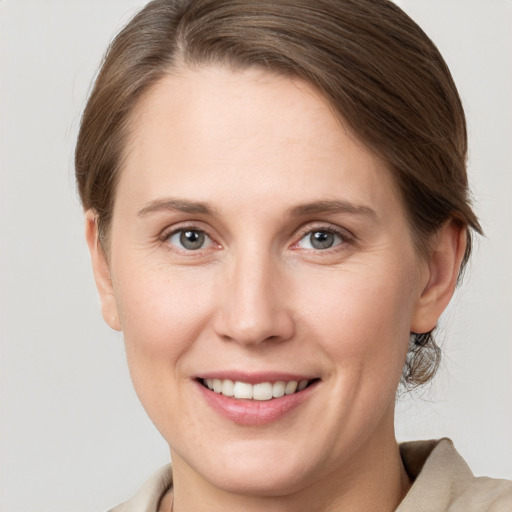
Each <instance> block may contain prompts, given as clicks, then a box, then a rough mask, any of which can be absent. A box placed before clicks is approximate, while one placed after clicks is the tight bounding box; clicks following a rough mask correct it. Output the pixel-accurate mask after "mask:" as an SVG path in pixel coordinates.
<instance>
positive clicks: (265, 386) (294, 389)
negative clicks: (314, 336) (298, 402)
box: [201, 379, 313, 401]
mask: <svg viewBox="0 0 512 512" xmlns="http://www.w3.org/2000/svg"><path fill="white" fill-rule="evenodd" d="M312 382H313V381H309V380H300V381H296V380H290V381H277V382H260V383H257V384H250V383H248V382H242V381H233V380H231V379H201V383H202V384H203V386H205V387H206V388H208V389H209V390H210V391H213V392H215V393H219V394H221V395H224V396H226V397H232V398H237V399H240V400H260V401H267V400H272V399H274V398H281V397H283V396H285V395H293V394H295V393H299V392H300V391H302V390H304V389H306V388H307V387H308V386H309V385H310V384H311V383H312Z"/></svg>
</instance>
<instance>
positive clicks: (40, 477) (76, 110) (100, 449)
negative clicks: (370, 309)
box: [0, 0, 512, 512]
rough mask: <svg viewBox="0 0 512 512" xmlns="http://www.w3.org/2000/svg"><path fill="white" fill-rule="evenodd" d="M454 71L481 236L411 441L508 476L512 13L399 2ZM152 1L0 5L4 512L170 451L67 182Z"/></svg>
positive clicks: (123, 483)
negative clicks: (136, 21)
mask: <svg viewBox="0 0 512 512" xmlns="http://www.w3.org/2000/svg"><path fill="white" fill-rule="evenodd" d="M399 3H400V5H402V7H403V8H404V9H405V10H406V11H407V12H409V14H411V16H412V17H413V18H414V19H415V20H416V21H417V22H418V23H419V24H420V25H421V26H422V27H423V28H424V30H425V31H426V32H427V33H428V34H429V35H430V36H431V38H432V39H433V40H434V41H435V42H436V44H437V45H438V46H439V48H440V50H441V51H442V53H443V55H444V56H445V58H446V60H447V62H448V64H449V66H450V67H451V69H452V72H453V75H454V78H455V81H456V82H457V84H458V86H459V90H460V93H461V96H462V98H463V101H464V105H465V108H466V114H467V118H468V124H469V134H470V148H471V152H470V162H469V173H470V179H471V183H472V187H473V189H474V195H475V199H476V210H477V212H478V214H479V216H480V218H481V221H482V224H483V226H484V229H485V231H486V235H487V237H486V238H485V239H482V240H480V242H479V243H477V247H476V251H475V257H474V260H473V263H472V265H471V268H470V269H469V272H468V274H467V276H466V280H465V283H464V285H463V286H462V288H461V290H460V291H459V292H458V293H457V296H456V298H455V300H454V301H453V304H452V305H451V306H450V308H449V311H448V312H447V314H446V315H445V317H444V319H443V323H442V326H441V332H440V338H441V341H442V344H443V348H444V352H445V356H444V360H443V365H442V368H441V371H440V373H439V375H438V377H437V378H436V380H435V381H434V383H433V384H432V385H431V386H430V387H428V388H427V389H426V390H425V391H424V392H423V393H422V394H421V395H420V396H413V397H404V398H402V399H401V400H400V401H399V405H398V412H397V434H398V438H399V440H406V439H418V438H437V437H443V436H449V437H451V438H452V439H453V440H454V441H455V443H456V446H457V448H458V449H459V451H460V452H461V453H462V454H463V456H464V457H465V458H466V460H467V461H468V462H469V464H470V465H471V467H472V468H473V471H474V472H475V473H476V474H478V475H483V474H486V475H490V476H495V477H505V478H512V336H511V333H510V319H511V317H512V300H511V295H512V294H511V289H512V271H511V264H510V260H511V253H512V237H511V236H510V227H509V226H510V222H511V221H512V206H511V205H512V200H511V197H510V196H511V193H512V172H511V171H512V169H511V162H512V149H511V148H512V137H511V136H512V101H511V92H510V91H512V58H511V50H512V2H511V1H510V0H490V1H486V2H483V1H481V0H402V1H401V2H399ZM143 4H144V2H143V1H140V0H107V1H105V0H87V1H86V0H44V1H41V0H0V45H1V46H0V73H1V75H0V94H1V100H0V127H1V138H0V158H1V160H0V163H1V181H0V244H1V246H0V247H1V259H0V269H1V271H0V279H1V281H0V293H1V310H0V315H1V316H0V322H1V323H0V327H1V345H0V415H1V416H0V510H1V511H2V512H20V511H23V512H82V511H83V512H89V511H91V512H92V511H95V510H106V509H107V508H108V507H110V506H112V505H114V504H116V503H118V502H120V501H123V500H125V499H126V498H128V497H129V496H130V495H131V494H132V493H133V492H134V491H135V490H136V488H137V487H138V486H139V485H140V484H141V483H142V482H143V481H144V479H146V478H147V477H148V476H149V475H150V474H151V473H152V472H153V471H154V470H155V469H157V468H158V467H159V466H160V465H161V464H164V463H165V462H167V461H168V450H167V446H166V444H165V442H164V441H163V440H162V439H161V438H160V436H159V434H158V433H157V432H156V430H155V429H154V427H153V426H152V425H151V423H150V421H149V419H147V418H146V415H145V413H144V411H143V410H142V407H141V406H140V404H139V403H138V401H137V398H136V397H135V393H134V392H133V390H132V387H131V383H130V381H129V376H128V372H127V369H126V367H125V361H124V349H123V344H122V338H121V336H120V335H119V334H117V333H114V332H113V331H110V330H109V329H108V327H106V326H105V325H104V324H103V321H102V319H101V316H100V312H99V307H98V305H99V302H98V299H97V294H96V290H95V288H94V285H93V279H92V273H91V271H90V268H89V256H88V253H87V249H86V245H85V241H84V239H83V221H82V214H81V208H80V205H79V201H78V199H77V195H76V193H75V185H74V180H73V156H72V154H73V146H74V141H75V138H76V133H77V129H78V124H79V117H80V112H81V109H82V108H83V106H84V103H85V98H86V96H87V93H88V91H89V88H90V84H91V81H92V77H93V76H94V74H95V71H96V69H97V67H98V64H99V62H100V60H101V56H102V54H103V52H104V50H105V48H106V46H107V43H108V42H109V40H110V39H111V37H112V36H113V35H114V34H115V33H116V32H117V31H118V30H119V29H120V28H121V26H122V25H123V24H124V23H125V22H126V21H127V20H128V19H129V17H130V16H131V15H132V14H133V13H134V12H135V11H136V10H137V8H138V7H140V6H142V5H143Z"/></svg>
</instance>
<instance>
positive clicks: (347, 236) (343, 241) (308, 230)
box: [292, 225, 355, 253]
mask: <svg viewBox="0 0 512 512" xmlns="http://www.w3.org/2000/svg"><path fill="white" fill-rule="evenodd" d="M313 233H329V234H332V235H336V236H338V237H339V239H340V242H339V243H338V244H336V245H334V246H333V247H328V248H325V249H315V248H313V249H303V250H305V251H314V252H320V253H331V252H334V251H336V250H340V249H342V246H343V247H345V246H346V245H347V244H348V245H354V244H355V237H354V236H353V235H352V234H351V233H349V232H347V230H346V229H339V228H335V227H333V226H332V225H331V226H326V225H317V226H313V227H311V226H310V225H309V226H307V227H305V228H304V229H303V230H302V231H301V232H300V233H299V237H300V238H299V240H298V241H297V242H295V243H294V244H293V245H292V248H293V249H294V248H296V247H297V246H298V245H299V243H300V242H301V241H302V240H304V239H305V238H306V237H307V236H311V235H312V234H313ZM299 249H300V248H299Z"/></svg>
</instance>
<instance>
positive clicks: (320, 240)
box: [299, 230, 343, 250]
mask: <svg viewBox="0 0 512 512" xmlns="http://www.w3.org/2000/svg"><path fill="white" fill-rule="evenodd" d="M342 241H343V240H342V238H341V236H340V235H338V234H337V233H333V232H332V231H327V230H317V231H311V232H310V233H308V234H307V235H306V236H304V238H302V240H301V241H300V242H299V245H300V247H301V248H303V249H317V250H318V249H320V250H321V249H330V248H331V247H334V246H336V245H339V244H340V243H341V242H342Z"/></svg>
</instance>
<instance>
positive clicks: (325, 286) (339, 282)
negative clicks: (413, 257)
mask: <svg viewBox="0 0 512 512" xmlns="http://www.w3.org/2000/svg"><path fill="white" fill-rule="evenodd" d="M384 269H386V270H384ZM407 275H408V272H407V270H404V264H402V266H401V267H400V266H399V265H398V263H396V264H393V262H390V263H389V264H388V265H386V262H385V261H383V260H381V261H380V262H379V265H376V266H375V267H372V266H371V265H367V266H364V267H363V268H359V269H358V271H350V270H348V269H347V270H340V271H338V272H337V271H333V272H332V273H331V275H330V276H326V277H327V278H326V279H322V280H321V281H319V279H317V280H316V283H315V287H314V289H315V290H316V292H315V293H314V294H313V296H311V294H310V295H309V297H308V300H307V304H306V303H304V304H303V305H302V306H301V308H302V309H303V310H304V311H306V312H307V316H308V318H309V326H310V329H312V330H313V335H314V337H315V338H316V339H318V340H321V344H322V348H323V350H324V351H325V352H326V353H327V354H328V356H329V358H330V359H331V360H333V361H335V362H336V364H337V366H338V369H343V370H346V372H348V373H355V372H359V373H360V372H372V373H379V374H384V373H386V372H389V371H392V372H393V373H392V374H393V375H396V374H397V372H398V377H399V375H400V373H401V369H402V366H403V363H404V359H405V355H406V351H407V346H408V340H409V329H410V319H411V312H412V305H413V303H414V287H413V284H412V280H410V279H406V278H404V276H407ZM305 284H306V285H307V283H305ZM299 294H300V292H299Z"/></svg>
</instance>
